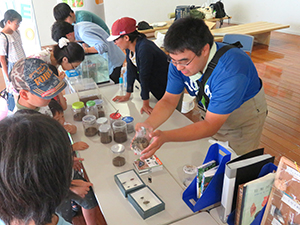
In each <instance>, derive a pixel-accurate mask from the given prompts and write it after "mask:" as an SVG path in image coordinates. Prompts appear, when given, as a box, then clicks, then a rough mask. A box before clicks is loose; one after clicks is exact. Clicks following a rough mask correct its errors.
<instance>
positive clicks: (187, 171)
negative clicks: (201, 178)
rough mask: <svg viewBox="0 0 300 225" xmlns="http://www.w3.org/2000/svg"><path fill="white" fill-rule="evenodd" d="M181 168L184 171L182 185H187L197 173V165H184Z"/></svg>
mask: <svg viewBox="0 0 300 225" xmlns="http://www.w3.org/2000/svg"><path fill="white" fill-rule="evenodd" d="M182 170H183V172H184V178H183V185H184V186H185V187H188V186H189V185H190V184H191V183H192V181H193V180H194V178H195V176H196V175H197V167H196V166H194V165H184V166H183V168H182Z"/></svg>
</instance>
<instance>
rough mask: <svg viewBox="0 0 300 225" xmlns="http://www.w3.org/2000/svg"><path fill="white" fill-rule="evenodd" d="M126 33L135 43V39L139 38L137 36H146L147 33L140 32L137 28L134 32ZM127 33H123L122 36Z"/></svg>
mask: <svg viewBox="0 0 300 225" xmlns="http://www.w3.org/2000/svg"><path fill="white" fill-rule="evenodd" d="M125 35H127V36H128V37H129V41H130V42H131V43H133V42H134V41H135V39H137V38H146V35H145V34H143V33H140V32H138V31H137V30H135V31H133V32H132V33H129V34H125ZM125 35H121V36H120V38H121V37H124V36H125Z"/></svg>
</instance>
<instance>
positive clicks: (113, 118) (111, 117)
mask: <svg viewBox="0 0 300 225" xmlns="http://www.w3.org/2000/svg"><path fill="white" fill-rule="evenodd" d="M121 119H122V116H121V114H120V113H118V112H114V113H111V114H110V115H109V120H110V124H113V122H114V121H116V120H121Z"/></svg>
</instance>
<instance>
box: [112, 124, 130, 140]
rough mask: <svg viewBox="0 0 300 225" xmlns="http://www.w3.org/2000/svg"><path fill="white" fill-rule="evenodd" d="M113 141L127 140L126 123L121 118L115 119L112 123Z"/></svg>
mask: <svg viewBox="0 0 300 225" xmlns="http://www.w3.org/2000/svg"><path fill="white" fill-rule="evenodd" d="M112 128H113V133H114V141H115V142H117V143H124V142H125V141H127V124H126V122H125V121H123V120H116V121H114V122H113V123H112Z"/></svg>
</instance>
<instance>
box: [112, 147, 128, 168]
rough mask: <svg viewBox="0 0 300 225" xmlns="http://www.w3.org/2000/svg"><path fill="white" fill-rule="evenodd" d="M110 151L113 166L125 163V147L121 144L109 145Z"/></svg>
mask: <svg viewBox="0 0 300 225" xmlns="http://www.w3.org/2000/svg"><path fill="white" fill-rule="evenodd" d="M111 151H112V154H113V156H112V158H113V159H112V163H113V165H114V166H123V165H124V164H125V163H126V160H125V157H124V152H125V147H124V145H122V144H115V145H113V146H112V147H111Z"/></svg>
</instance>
